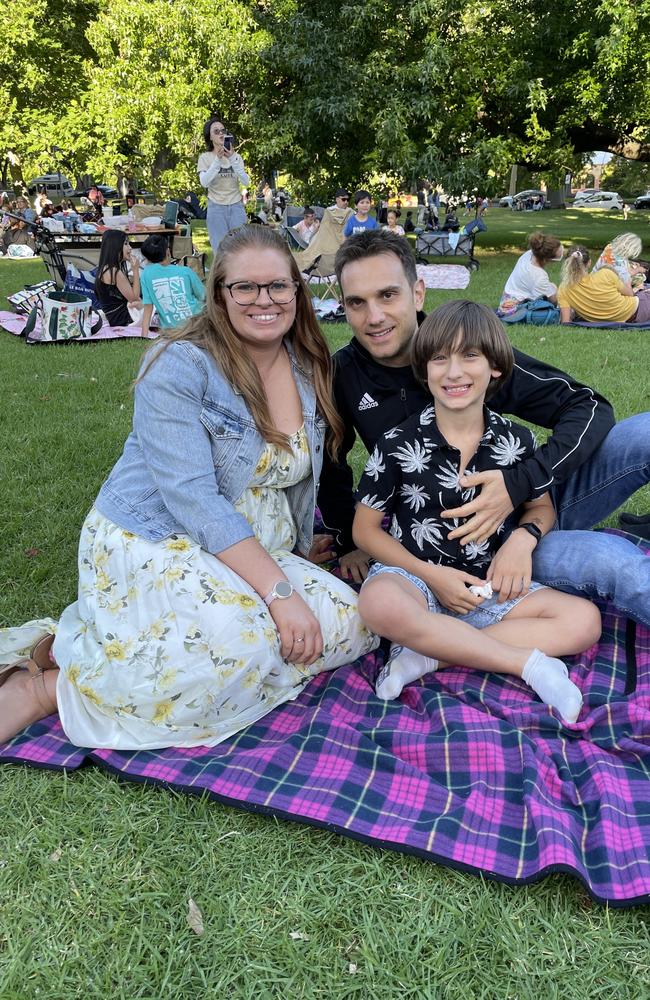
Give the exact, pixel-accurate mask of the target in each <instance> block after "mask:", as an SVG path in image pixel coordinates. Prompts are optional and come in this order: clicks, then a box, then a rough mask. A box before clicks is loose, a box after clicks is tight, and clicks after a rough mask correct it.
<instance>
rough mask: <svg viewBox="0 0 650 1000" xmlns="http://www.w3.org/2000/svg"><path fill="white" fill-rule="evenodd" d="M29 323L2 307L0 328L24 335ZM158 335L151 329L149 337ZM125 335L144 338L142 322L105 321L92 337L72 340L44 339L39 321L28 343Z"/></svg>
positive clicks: (85, 339) (78, 339)
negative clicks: (118, 322)
mask: <svg viewBox="0 0 650 1000" xmlns="http://www.w3.org/2000/svg"><path fill="white" fill-rule="evenodd" d="M26 323H27V317H26V316H20V315H19V314H18V313H15V312H9V311H8V310H6V309H4V310H3V309H0V329H2V330H6V332H7V333H13V335H14V336H15V337H22V336H24V330H25V324H26ZM157 336H158V333H157V331H154V330H150V331H149V338H150V339H152V340H153V339H154V338H155V337H157ZM125 337H137V338H142V328H141V324H140V323H131V324H130V325H129V326H109V325H108V323H104V324H103V325H102V326H101V328H100V329H99V330H98V331H97V333H93V334H92V335H91V336H90V337H74V338H72V339H70V340H55V341H52V340H44V339H43V336H42V332H41V326H40V322H39V321H37V323H36V326H35V328H34V330H33V332H32V333H31V334H30V337H29V340H28V341H26V343H29V344H31V345H33V344H53V343H54V344H86V343H95V342H97V341H99V340H122V339H124V338H125Z"/></svg>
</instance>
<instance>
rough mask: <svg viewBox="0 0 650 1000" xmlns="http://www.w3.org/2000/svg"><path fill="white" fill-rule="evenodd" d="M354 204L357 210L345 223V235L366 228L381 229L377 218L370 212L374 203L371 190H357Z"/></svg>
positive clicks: (360, 231)
mask: <svg viewBox="0 0 650 1000" xmlns="http://www.w3.org/2000/svg"><path fill="white" fill-rule="evenodd" d="M354 205H355V208H356V212H355V214H354V215H351V216H350V218H349V219H348V221H347V222H346V223H345V225H344V227H343V235H344V236H352V235H353V234H354V233H362V232H363V231H364V230H365V229H379V223H378V222H377V220H376V219H373V218H372V216H370V215H369V214H368V213H369V212H370V206H371V205H372V198H371V197H370V192H369V191H355V192H354Z"/></svg>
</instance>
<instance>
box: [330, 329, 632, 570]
mask: <svg viewBox="0 0 650 1000" xmlns="http://www.w3.org/2000/svg"><path fill="white" fill-rule="evenodd" d="M418 318H419V320H420V322H421V321H422V320H423V319H424V315H422V314H420V315H419V317H418ZM514 353H515V367H514V370H513V373H512V375H511V376H510V378H509V379H508V380H507V381H506V382H505V383H504V384H503V385H502V386H501V387H500V388H499V390H498V391H497V392H496V393H495V394H494V396H491V397H490V399H489V400H488V405H489V407H490V409H491V410H494V411H495V412H496V413H504V414H510V415H511V416H513V417H515V418H519V419H522V420H527V421H529V422H530V423H532V424H537V425H538V426H540V427H547V428H551V429H552V430H553V435H552V437H550V438H549V439H548V441H547V442H546V443H545V444H543V445H542V446H541V447H540V448H538V449H537V451H536V452H535V454H534V455H533V456H532V457H531V458H529V459H528V460H527V461H525V462H518V463H517V464H516V465H514V466H513V467H512V468H510V469H503V470H502V472H503V476H504V479H505V484H506V488H507V490H508V493H509V495H510V499H511V500H512V504H513V507H518V506H519V505H520V504H522V503H524V502H525V501H526V500H532V499H534V498H535V497H538V496H541V494H542V493H546V491H547V490H548V489H549V488H550V487H551V485H552V484H554V483H555V484H557V483H561V482H563V480H565V479H568V478H569V476H571V474H572V473H573V472H575V470H576V469H577V468H578V467H579V466H580V465H582V463H583V462H585V461H586V460H587V459H588V458H589V456H590V455H591V454H592V453H593V452H594V451H595V450H596V448H597V447H598V445H599V444H600V443H601V441H602V440H603V438H604V437H605V436H606V434H607V433H608V432H609V431H610V430H611V428H612V427H613V426H614V411H613V410H612V407H611V405H610V404H609V403H608V402H607V400H606V399H604V397H603V396H600V395H599V394H598V393H597V392H595V390H594V389H590V388H589V387H588V386H585V385H582V384H581V383H580V382H576V381H575V380H574V379H572V378H571V377H570V376H569V375H566V374H565V373H564V372H562V371H560V370H559V369H558V368H553V367H552V366H551V365H548V364H546V363H545V362H543V361H538V360H537V359H536V358H531V357H529V356H528V355H527V354H522V352H521V351H518V350H517V349H516V348H515V349H514ZM334 398H335V401H336V406H337V409H338V411H339V413H340V415H341V417H342V418H343V422H344V424H345V437H344V440H343V443H342V445H341V448H340V451H339V459H338V461H337V462H333V461H332V459H331V458H330V457H329V456H328V455H327V450H326V454H325V459H324V463H323V471H322V475H321V481H320V487H319V491H318V505H319V507H320V510H321V514H322V516H323V522H324V524H325V527H326V528H327V529H328V530H329V531H332V532H333V533H334V535H335V538H336V542H337V547H338V549H339V552H340V553H341V554H343V553H345V552H349V551H350V550H351V549H353V548H354V543H353V541H352V520H353V518H354V506H355V503H354V491H353V477H352V469H351V468H350V465H349V463H348V455H349V453H350V451H351V449H352V447H353V445H354V442H355V432H356V434H358V435H359V437H360V438H361V440H362V441H363V443H364V445H365V447H366V449H367V450H368V451H372V449H373V448H374V446H375V443H376V442H377V440H378V439H379V437H380V436H381V435H382V434H383V433H384V432H385V431H387V430H390V428H391V427H395V426H396V425H397V424H400V423H402V421H404V420H406V418H407V417H409V416H410V415H411V414H413V413H419V412H420V410H423V409H424V408H425V406H427V405H428V404H429V403H430V402H431V394H430V393H429V392H428V390H427V389H425V388H424V387H423V386H422V385H420V384H419V382H418V381H417V380H416V378H415V375H414V374H413V371H412V369H411V367H410V365H407V366H405V367H403V368H388V367H386V365H381V364H379V363H378V362H377V361H375V360H374V359H373V358H372V357H371V355H370V354H369V353H368V351H366V349H365V348H364V347H362V346H361V345H360V344H359V342H358V341H357V340H356V339H355V338H353V339H352V340H351V341H350V343H349V344H347V345H346V346H345V347H342V348H341V349H340V350H339V351H337V352H336V354H335V355H334Z"/></svg>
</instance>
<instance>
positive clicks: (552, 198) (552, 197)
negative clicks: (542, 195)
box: [546, 188, 566, 208]
mask: <svg viewBox="0 0 650 1000" xmlns="http://www.w3.org/2000/svg"><path fill="white" fill-rule="evenodd" d="M546 197H547V199H548V202H549V204H550V206H551V208H566V204H565V201H564V191H563V190H562V189H561V188H547V189H546Z"/></svg>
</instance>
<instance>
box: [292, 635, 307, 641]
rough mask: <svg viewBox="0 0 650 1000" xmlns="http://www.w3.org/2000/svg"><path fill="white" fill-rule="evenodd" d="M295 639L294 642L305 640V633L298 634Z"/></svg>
mask: <svg viewBox="0 0 650 1000" xmlns="http://www.w3.org/2000/svg"><path fill="white" fill-rule="evenodd" d="M293 641H294V642H304V641H305V637H304V635H297V636H296V638H295V639H294V640H293Z"/></svg>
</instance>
